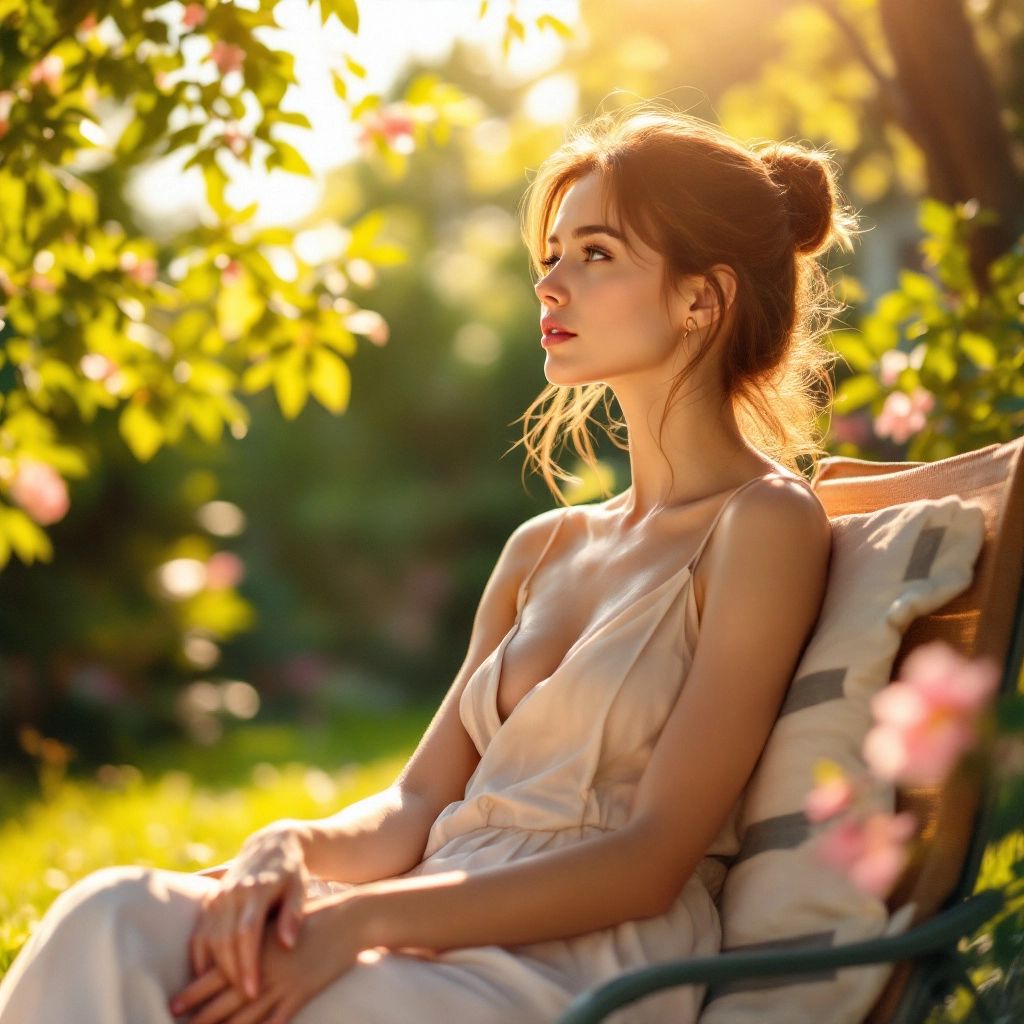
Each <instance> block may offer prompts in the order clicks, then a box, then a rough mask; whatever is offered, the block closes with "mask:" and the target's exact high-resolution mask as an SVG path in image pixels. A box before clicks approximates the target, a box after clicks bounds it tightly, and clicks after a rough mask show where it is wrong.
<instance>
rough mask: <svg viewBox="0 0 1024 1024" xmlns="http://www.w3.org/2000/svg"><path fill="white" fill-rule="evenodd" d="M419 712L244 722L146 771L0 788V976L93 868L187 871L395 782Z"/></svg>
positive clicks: (159, 758) (170, 749)
mask: <svg viewBox="0 0 1024 1024" xmlns="http://www.w3.org/2000/svg"><path fill="white" fill-rule="evenodd" d="M428 720H429V712H428V711H424V710H422V709H415V710H408V711H400V712H391V713H387V714H384V713H380V714H374V715H370V714H366V713H359V714H349V715H346V716H344V718H343V719H340V720H338V721H334V722H330V723H327V724H324V725H322V726H317V727H315V728H310V729H308V730H307V729H302V730H299V729H296V728H293V727H284V726H274V725H256V724H253V725H250V726H248V727H245V728H241V729H237V730H235V731H234V732H232V733H229V734H228V735H227V736H225V738H224V740H223V741H222V742H221V743H219V744H217V746H216V747H215V748H190V747H183V746H181V745H171V746H167V747H164V748H160V749H157V750H154V751H152V754H151V757H150V758H149V759H147V764H146V766H145V767H144V768H143V769H142V770H139V769H137V768H134V767H131V766H113V765H108V766H105V767H104V768H102V769H101V770H100V771H99V772H97V773H96V774H95V775H93V776H91V777H88V778H64V779H59V780H58V779H54V778H53V777H52V775H51V776H50V777H49V778H48V779H47V780H46V783H45V786H44V789H45V792H46V795H45V797H43V796H40V795H39V793H38V790H36V791H35V792H33V791H31V790H28V789H25V788H24V787H22V788H21V789H19V790H13V789H11V788H10V787H8V788H7V790H6V792H5V800H4V802H5V805H6V808H5V809H6V811H7V812H8V815H9V816H8V817H7V818H6V820H5V821H4V823H3V824H2V825H0V975H2V974H3V973H4V972H5V971H6V970H7V969H8V967H9V966H10V964H11V962H12V961H13V959H14V957H15V955H16V954H17V952H18V950H19V949H20V948H21V947H22V945H23V944H24V942H25V940H26V939H27V938H28V936H29V934H30V933H31V931H32V928H33V927H34V925H35V924H36V922H37V921H38V920H39V919H40V917H41V916H42V914H43V912H44V911H45V910H46V908H47V907H48V906H49V905H50V903H52V902H53V900H54V899H56V897H57V896H58V894H59V893H60V892H62V891H63V890H64V889H66V888H67V887H68V886H69V885H70V884H71V883H72V882H74V881H76V880H77V879H79V878H81V877H82V876H84V875H86V874H88V873H89V872H91V871H94V870H95V869H97V868H101V867H106V866H109V865H114V864H140V865H146V866H152V867H161V868H171V869H173V870H176V871H195V870H198V869H199V868H203V867H206V866H208V865H211V864H216V863H218V862H219V861H221V860H224V859H226V858H228V857H230V856H232V855H233V854H234V853H235V852H236V851H237V850H238V847H239V846H240V845H241V843H242V841H243V840H244V839H245V837H246V836H247V835H249V833H251V832H252V831H253V830H254V829H257V828H259V827H261V826H262V825H265V824H266V823H268V822H270V821H274V820H275V819H278V818H286V817H287V818H319V817H323V816H324V815H327V814H330V813H332V812H333V811H335V810H337V809H339V808H340V807H343V806H344V805H346V804H349V803H352V802H353V801H355V800H359V799H361V798H362V797H364V796H367V795H369V794H370V793H373V792H376V791H378V790H380V789H382V788H384V787H385V786H387V785H390V783H391V782H392V781H393V780H394V777H395V775H396V774H397V773H398V771H399V769H400V768H401V767H402V765H403V763H404V762H405V760H406V758H407V757H408V755H409V753H410V752H411V751H412V749H413V747H414V746H415V743H416V740H417V739H418V737H419V735H420V734H421V733H422V731H423V729H424V727H425V726H426V723H427V721H428Z"/></svg>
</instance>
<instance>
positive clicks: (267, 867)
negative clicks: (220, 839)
mask: <svg viewBox="0 0 1024 1024" xmlns="http://www.w3.org/2000/svg"><path fill="white" fill-rule="evenodd" d="M308 877H309V876H308V872H307V870H306V864H305V859H304V857H303V853H302V845H301V843H300V841H299V836H298V833H297V831H296V830H295V829H294V828H293V827H292V826H291V824H290V823H288V822H275V823H274V824H272V825H269V826H267V827H266V828H264V829H260V830H259V831H258V832H254V833H253V834H252V835H251V836H249V838H248V839H246V841H245V843H244V844H243V845H242V849H241V850H240V851H239V853H238V855H237V856H236V857H235V858H234V859H233V860H232V861H230V862H229V864H228V865H227V870H226V871H225V872H224V874H223V875H222V876H221V877H220V879H219V880H220V885H219V887H218V888H215V889H213V890H212V891H211V892H210V893H209V894H208V895H205V896H204V897H203V902H202V909H201V910H200V912H199V918H198V921H197V922H196V926H195V928H194V930H193V932H192V937H191V939H190V941H189V955H190V958H191V961H192V970H193V972H194V973H195V974H196V975H197V976H198V975H203V974H205V973H206V972H207V971H208V970H209V969H210V968H211V967H213V966H216V967H218V968H219V969H220V973H221V975H222V976H223V977H224V979H225V980H226V982H227V984H229V985H233V986H234V987H235V988H236V989H237V990H238V992H239V994H240V995H241V994H242V993H245V994H247V995H248V997H249V998H253V997H254V996H255V995H256V993H257V992H258V991H259V987H260V979H259V955H260V946H261V943H262V941H263V934H264V925H265V924H266V922H267V919H268V917H269V915H270V914H271V912H272V911H273V910H275V909H276V910H277V923H276V928H275V932H276V935H277V940H278V942H280V943H281V945H282V946H284V947H291V946H293V945H294V943H295V940H296V938H297V937H298V934H299V925H300V924H301V922H302V914H303V904H304V902H305V897H306V883H307V881H308Z"/></svg>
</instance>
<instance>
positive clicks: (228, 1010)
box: [188, 988, 246, 1024]
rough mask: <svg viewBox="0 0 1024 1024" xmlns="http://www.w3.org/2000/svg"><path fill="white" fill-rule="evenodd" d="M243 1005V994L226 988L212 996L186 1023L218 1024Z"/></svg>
mask: <svg viewBox="0 0 1024 1024" xmlns="http://www.w3.org/2000/svg"><path fill="white" fill-rule="evenodd" d="M245 1005H246V1000H245V997H244V996H242V995H240V994H239V993H238V992H237V991H236V990H235V989H233V988H226V989H224V990H223V991H222V992H221V993H220V995H217V996H214V997H213V999H211V1000H210V1001H209V1002H208V1003H207V1004H206V1005H205V1006H204V1007H203V1008H202V1009H201V1010H200V1011H199V1012H198V1013H197V1014H196V1015H195V1016H194V1017H190V1018H189V1021H188V1024H220V1022H221V1021H225V1020H227V1019H228V1018H229V1017H230V1016H231V1015H232V1014H233V1013H235V1012H236V1011H237V1010H239V1009H240V1008H241V1007H243V1006H245Z"/></svg>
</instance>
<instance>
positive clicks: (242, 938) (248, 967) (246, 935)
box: [235, 899, 268, 999]
mask: <svg viewBox="0 0 1024 1024" xmlns="http://www.w3.org/2000/svg"><path fill="white" fill-rule="evenodd" d="M267 910H268V907H267V904H266V903H265V902H263V901H257V900H254V899H251V900H249V902H248V903H246V904H245V906H243V907H242V910H241V913H240V914H239V915H238V930H237V932H236V937H237V942H236V945H235V955H236V961H237V963H238V973H239V978H240V980H241V983H242V988H243V990H244V991H245V994H246V995H247V996H248V997H249V998H250V999H255V998H256V996H257V995H258V994H259V990H260V976H259V965H260V950H261V949H262V947H263V925H264V923H265V921H266V916H267Z"/></svg>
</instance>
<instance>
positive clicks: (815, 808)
mask: <svg viewBox="0 0 1024 1024" xmlns="http://www.w3.org/2000/svg"><path fill="white" fill-rule="evenodd" d="M852 800H853V786H852V785H850V780H849V779H847V778H846V777H845V776H844V775H843V774H842V772H839V773H838V774H833V775H829V776H827V777H826V778H823V779H820V780H819V781H818V784H817V785H816V786H815V787H814V789H812V790H811V791H810V792H809V793H808V794H807V796H806V797H805V798H804V814H806V815H807V818H808V820H809V821H815V822H817V821H827V820H828V819H829V818H834V817H835V816H836V815H837V814H838V813H839V812H840V811H845V810H846V808H847V807H849V806H850V802H851V801H852Z"/></svg>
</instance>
